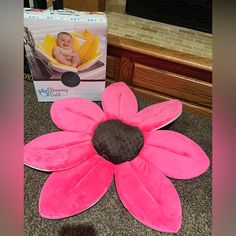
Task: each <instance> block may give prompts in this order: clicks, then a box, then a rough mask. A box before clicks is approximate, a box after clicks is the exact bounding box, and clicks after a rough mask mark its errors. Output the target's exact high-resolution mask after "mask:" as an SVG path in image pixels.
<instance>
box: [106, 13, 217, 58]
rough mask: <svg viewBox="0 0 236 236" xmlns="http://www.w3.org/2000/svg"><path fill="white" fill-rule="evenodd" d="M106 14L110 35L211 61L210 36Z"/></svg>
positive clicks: (172, 26)
mask: <svg viewBox="0 0 236 236" xmlns="http://www.w3.org/2000/svg"><path fill="white" fill-rule="evenodd" d="M106 14H107V18H108V33H110V34H113V35H118V36H122V37H126V38H130V39H135V40H139V41H142V42H146V43H149V44H152V45H157V46H161V47H164V48H168V49H173V50H176V51H181V52H185V53H189V54H193V55H197V56H200V57H205V58H209V59H212V34H208V33H204V32H200V31H197V30H192V29H187V28H183V27H179V26H174V25H169V24H165V23H161V22H156V21H152V20H147V19H143V18H140V17H136V16H130V15H127V14H123V13H117V12H106Z"/></svg>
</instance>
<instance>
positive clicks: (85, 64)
mask: <svg viewBox="0 0 236 236" xmlns="http://www.w3.org/2000/svg"><path fill="white" fill-rule="evenodd" d="M70 35H71V40H72V46H73V49H74V50H75V52H76V53H77V54H78V55H79V58H80V63H79V64H78V65H77V66H72V65H66V64H64V63H62V62H59V61H58V60H56V58H55V56H54V53H53V51H54V48H55V47H56V46H57V39H56V38H55V37H54V36H53V35H51V34H47V35H46V36H45V38H44V40H43V42H42V41H39V42H38V43H37V45H36V50H37V52H38V53H39V54H40V56H41V57H43V59H44V60H46V61H47V62H48V65H49V66H50V67H51V68H52V69H54V70H56V71H58V72H65V71H73V72H78V71H83V70H85V69H88V68H89V67H91V66H92V65H94V64H95V63H96V62H97V61H98V60H99V58H100V57H101V55H102V54H101V52H100V50H99V37H98V36H96V35H93V34H91V33H90V32H88V31H85V32H84V33H83V34H82V35H84V36H86V35H87V36H89V37H84V38H83V39H84V40H85V41H84V43H82V44H81V43H80V41H79V37H80V36H79V35H78V34H77V33H70ZM81 38H82V37H81Z"/></svg>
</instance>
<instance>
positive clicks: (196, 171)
mask: <svg viewBox="0 0 236 236" xmlns="http://www.w3.org/2000/svg"><path fill="white" fill-rule="evenodd" d="M144 140H145V141H144V142H145V145H144V146H143V149H142V150H141V152H140V156H141V157H142V158H144V159H145V160H146V161H147V162H149V163H150V164H151V165H153V166H155V167H157V168H158V169H159V170H161V171H162V172H163V173H164V174H165V175H167V176H169V177H172V178H176V179H190V178H194V177H196V176H199V175H201V174H202V173H204V172H205V171H206V170H207V169H208V167H209V165H210V161H209V159H208V157H207V155H206V154H205V152H204V151H203V150H202V149H201V147H200V146H199V145H197V144H196V143H195V142H194V141H193V140H191V139H189V138H188V137H186V136H184V135H182V134H179V133H177V132H174V131H168V130H159V131H155V132H150V133H144Z"/></svg>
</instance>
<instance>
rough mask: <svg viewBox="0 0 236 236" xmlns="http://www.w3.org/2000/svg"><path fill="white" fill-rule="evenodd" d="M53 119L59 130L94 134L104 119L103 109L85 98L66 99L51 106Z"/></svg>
mask: <svg viewBox="0 0 236 236" xmlns="http://www.w3.org/2000/svg"><path fill="white" fill-rule="evenodd" d="M51 117H52V120H53V122H54V123H55V124H56V125H57V127H58V128H60V129H62V130H67V131H79V132H85V133H92V132H93V130H94V129H95V127H96V126H97V124H98V123H99V122H101V121H103V119H104V113H103V111H102V109H101V108H100V107H99V106H98V105H97V104H95V103H93V102H91V101H88V100H86V99H83V98H64V99H59V100H57V101H55V102H54V103H53V104H52V106H51Z"/></svg>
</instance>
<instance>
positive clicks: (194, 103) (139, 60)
mask: <svg viewBox="0 0 236 236" xmlns="http://www.w3.org/2000/svg"><path fill="white" fill-rule="evenodd" d="M107 81H108V83H112V82H115V81H124V82H126V83H127V84H128V85H129V86H130V88H131V89H132V90H133V91H134V93H136V94H137V95H142V96H146V97H150V98H153V99H156V100H158V101H163V100H168V99H173V98H177V99H179V100H181V101H182V103H183V105H184V109H186V110H190V111H193V112H197V113H201V114H204V115H208V116H211V114H212V62H211V60H209V59H206V58H200V57H197V56H193V55H188V54H184V53H181V52H176V51H172V50H168V49H164V48H161V47H156V46H152V45H148V44H144V43H141V42H137V41H134V40H130V39H126V38H122V37H118V36H113V35H109V36H108V58H107Z"/></svg>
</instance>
